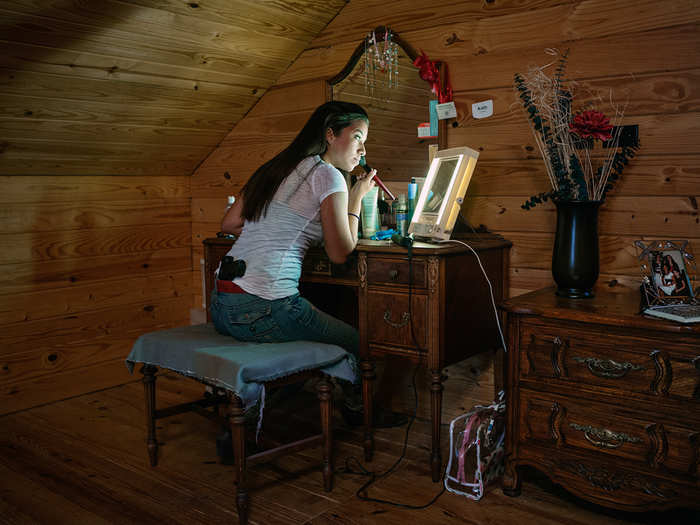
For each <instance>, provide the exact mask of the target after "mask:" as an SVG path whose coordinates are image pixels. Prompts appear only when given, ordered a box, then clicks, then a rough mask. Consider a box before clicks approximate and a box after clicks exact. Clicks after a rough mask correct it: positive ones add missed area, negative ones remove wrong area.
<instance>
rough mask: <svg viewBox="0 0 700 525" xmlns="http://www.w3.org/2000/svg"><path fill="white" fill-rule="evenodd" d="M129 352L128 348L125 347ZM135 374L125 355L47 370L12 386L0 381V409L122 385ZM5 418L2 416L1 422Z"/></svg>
mask: <svg viewBox="0 0 700 525" xmlns="http://www.w3.org/2000/svg"><path fill="white" fill-rule="evenodd" d="M125 351H126V353H125V354H124V355H127V354H128V351H129V349H128V348H125ZM133 380H134V378H133V377H132V376H131V375H129V372H128V370H127V369H126V366H124V357H121V358H119V359H117V360H116V361H110V362H103V363H99V364H96V365H93V366H90V367H86V368H78V369H71V370H67V371H65V372H57V373H54V374H47V375H43V376H41V377H37V378H36V379H33V380H30V381H27V382H25V383H17V384H14V385H11V386H6V385H5V384H4V383H3V384H0V412H2V414H9V413H12V412H16V411H20V410H26V409H28V408H30V407H36V406H38V405H43V404H46V403H52V402H54V401H58V400H60V399H67V398H70V397H73V396H79V395H83V394H85V393H86V392H91V391H95V390H100V389H103V388H108V387H111V386H115V385H121V384H123V383H126V382H128V381H133ZM4 422H5V420H3V423H4Z"/></svg>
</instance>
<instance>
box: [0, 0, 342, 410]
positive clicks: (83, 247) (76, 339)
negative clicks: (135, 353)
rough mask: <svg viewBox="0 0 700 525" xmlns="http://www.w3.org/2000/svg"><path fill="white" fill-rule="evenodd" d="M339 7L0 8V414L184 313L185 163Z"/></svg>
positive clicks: (15, 4) (237, 1)
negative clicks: (0, 189)
mask: <svg viewBox="0 0 700 525" xmlns="http://www.w3.org/2000/svg"><path fill="white" fill-rule="evenodd" d="M343 5H344V2H343V1H342V0H334V1H331V2H328V1H325V0H324V1H321V0H302V1H299V2H295V3H294V5H288V4H286V3H270V2H262V3H261V2H250V1H248V0H207V1H206V2H199V3H198V2H182V1H180V0H127V1H122V0H119V1H118V0H96V1H91V2H83V1H79V0H55V1H52V2H40V1H36V0H8V1H5V2H3V3H2V5H1V6H0V188H2V191H0V226H1V230H0V232H1V233H0V272H1V275H2V276H1V277H0V413H6V412H11V411H14V410H20V409H22V408H26V407H30V406H35V405H38V404H41V403H45V402H50V401H54V400H56V399H62V398H65V397H68V396H71V395H76V394H81V393H85V392H88V391H91V390H96V389H99V388H104V387H107V386H111V385H114V384H119V383H123V382H124V381H127V380H131V379H132V378H131V377H130V376H128V374H127V372H126V367H125V366H124V363H123V360H124V357H125V356H126V355H127V354H128V352H129V349H130V347H131V344H132V343H133V341H134V339H135V338H136V337H137V336H138V335H140V334H141V333H144V332H147V331H150V330H153V329H157V328H164V327H168V326H174V325H182V324H188V323H189V322H190V308H191V306H192V304H193V298H192V249H191V245H192V219H191V215H192V208H191V206H192V191H191V189H192V184H191V175H192V173H193V172H194V170H195V168H196V167H197V166H198V165H199V164H200V163H201V161H202V160H203V159H204V158H205V157H206V156H207V155H208V154H209V153H210V152H211V151H212V149H213V148H215V147H216V145H217V144H218V143H219V142H220V141H221V140H222V139H223V138H224V137H225V136H226V134H227V133H228V132H229V131H230V130H231V128H232V127H233V126H234V125H235V123H236V122H237V121H238V120H239V119H240V118H241V117H242V116H243V115H244V114H245V113H246V112H247V111H248V110H249V109H250V107H252V105H253V104H254V103H255V102H256V101H257V100H258V99H259V98H260V96H261V95H262V94H263V93H264V92H265V90H266V89H267V88H268V87H269V86H270V84H272V83H273V82H274V81H275V80H276V79H277V77H278V76H279V75H280V74H281V72H283V71H284V70H285V69H286V68H287V67H288V66H289V64H290V63H291V62H292V61H293V59H294V58H295V57H296V56H297V55H298V54H299V53H300V52H301V51H302V50H303V49H304V48H305V47H307V46H308V44H309V42H310V41H311V40H312V38H313V37H314V36H315V35H316V34H317V33H318V32H319V31H320V30H321V29H322V28H323V27H324V26H325V25H326V24H327V23H328V21H329V20H330V19H331V18H332V17H333V16H335V14H336V13H337V12H338V10H339V9H340V8H341V7H342V6H343ZM198 195H201V193H198Z"/></svg>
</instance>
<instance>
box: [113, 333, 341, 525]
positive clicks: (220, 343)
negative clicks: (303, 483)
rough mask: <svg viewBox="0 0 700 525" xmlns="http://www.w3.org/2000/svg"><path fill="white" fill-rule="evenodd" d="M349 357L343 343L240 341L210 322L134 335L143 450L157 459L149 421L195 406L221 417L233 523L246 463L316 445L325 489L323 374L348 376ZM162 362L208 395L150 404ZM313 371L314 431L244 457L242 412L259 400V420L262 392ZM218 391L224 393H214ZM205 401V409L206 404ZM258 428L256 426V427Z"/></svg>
mask: <svg viewBox="0 0 700 525" xmlns="http://www.w3.org/2000/svg"><path fill="white" fill-rule="evenodd" d="M353 359H354V358H353V356H352V355H351V354H349V353H348V352H346V351H345V350H344V349H343V348H341V347H339V346H336V345H330V344H324V343H317V342H313V341H292V342H286V343H246V342H241V341H237V340H236V339H233V338H232V337H229V336H225V335H221V334H219V333H217V332H216V330H215V329H214V326H213V325H212V324H202V325H195V326H185V327H178V328H172V329H168V330H159V331H156V332H150V333H147V334H144V335H142V336H141V337H139V338H138V339H137V340H136V342H135V343H134V346H133V348H132V350H131V353H130V354H129V356H128V357H127V359H126V363H127V366H128V368H129V370H130V371H131V372H132V373H133V369H134V365H135V364H136V363H143V365H144V366H143V367H142V368H141V372H142V373H143V375H144V376H143V384H144V390H145V394H146V421H147V426H148V440H147V448H148V454H149V458H150V462H151V465H152V466H156V464H157V461H158V443H157V441H156V425H155V421H156V420H157V419H160V418H164V417H168V416H172V415H176V414H180V413H183V412H186V411H191V410H195V411H197V412H199V413H202V414H203V415H205V416H207V417H212V418H215V419H222V418H227V419H228V425H230V427H231V436H232V440H233V453H234V458H235V464H236V469H235V470H236V478H237V479H236V504H237V507H238V515H239V520H240V523H247V521H248V491H247V486H246V466H247V464H253V463H257V462H260V461H262V460H269V459H272V458H274V457H277V456H279V455H282V454H285V453H289V452H294V451H296V450H300V449H302V448H307V447H313V446H317V445H319V444H322V445H323V447H322V448H323V465H322V469H323V480H324V488H325V490H326V491H330V490H331V488H332V473H333V461H332V450H331V448H332V428H331V419H332V396H331V393H332V387H331V385H330V384H329V382H328V381H327V378H328V377H329V376H330V377H336V378H340V379H345V380H352V379H353V377H354V373H353V370H354V365H353V362H352V360H353ZM158 367H160V368H166V369H168V370H172V371H175V372H178V373H180V374H183V375H185V376H188V377H191V378H194V379H196V380H198V381H200V382H202V383H204V384H206V385H209V386H211V387H213V389H214V392H215V393H214V395H209V396H205V397H204V399H202V400H200V401H196V402H193V403H183V404H181V405H177V406H173V407H168V408H166V409H162V410H157V409H156V399H155V398H156V395H155V383H156V376H155V373H156V371H157V369H158ZM314 375H320V376H321V377H322V380H321V381H320V382H319V383H318V386H317V390H318V397H319V401H320V407H321V428H322V432H321V434H318V435H315V436H312V437H309V438H305V439H302V440H298V441H295V442H293V443H287V444H283V445H280V446H277V447H274V448H272V449H268V450H264V451H262V452H259V453H256V454H253V455H249V456H247V457H246V445H245V425H244V423H245V418H244V413H245V411H246V410H249V409H252V407H254V406H255V405H256V403H259V406H260V409H261V412H260V421H259V423H258V425H260V423H261V421H262V417H263V413H262V408H263V407H264V405H265V391H266V389H267V388H269V387H277V386H281V385H284V384H288V383H294V382H298V381H301V380H304V379H306V378H308V377H312V376H314ZM219 392H223V393H224V395H218V393H219ZM209 407H212V410H211V411H210V410H207V409H208V408H209ZM258 428H259V427H258Z"/></svg>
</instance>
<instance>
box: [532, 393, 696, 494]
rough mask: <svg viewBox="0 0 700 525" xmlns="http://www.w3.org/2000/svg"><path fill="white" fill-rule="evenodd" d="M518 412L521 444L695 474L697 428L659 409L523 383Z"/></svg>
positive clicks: (687, 477) (683, 474) (690, 479)
mask: <svg viewBox="0 0 700 525" xmlns="http://www.w3.org/2000/svg"><path fill="white" fill-rule="evenodd" d="M518 414H519V415H518V417H519V425H520V432H519V441H520V443H521V445H525V446H527V445H528V444H537V445H539V446H545V447H553V449H557V450H560V449H563V450H569V451H572V452H576V453H577V454H581V453H583V454H590V455H591V457H598V458H601V457H603V456H611V459H612V458H613V457H614V458H617V459H621V460H623V461H627V462H634V463H636V464H638V465H639V466H640V467H643V468H645V469H647V470H648V471H649V472H657V473H664V472H666V473H668V472H672V473H673V474H675V475H676V476H679V477H680V478H682V479H685V480H686V481H688V482H691V483H696V482H697V480H698V459H699V455H700V428H692V427H685V426H683V425H684V422H680V423H676V422H674V421H667V420H665V418H664V413H663V411H660V412H658V413H657V414H635V413H629V412H626V411H625V410H624V409H623V408H621V407H618V406H615V405H608V404H604V403H596V402H589V401H584V402H582V401H579V400H576V399H571V398H567V397H563V396H559V395H556V394H547V393H540V392H534V391H530V390H527V389H524V390H522V391H521V393H520V400H519V411H518Z"/></svg>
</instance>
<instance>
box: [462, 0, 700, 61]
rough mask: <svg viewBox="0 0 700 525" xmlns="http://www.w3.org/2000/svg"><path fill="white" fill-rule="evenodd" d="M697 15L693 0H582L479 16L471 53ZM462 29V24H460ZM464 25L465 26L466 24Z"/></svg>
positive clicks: (622, 31)
mask: <svg viewBox="0 0 700 525" xmlns="http://www.w3.org/2000/svg"><path fill="white" fill-rule="evenodd" d="M699 21H700V9H698V5H697V3H696V2H694V1H693V0H674V1H671V2H665V3H664V4H660V3H658V2H654V1H653V0H617V1H616V2H614V4H611V3H610V2H607V1H606V0H583V1H581V2H576V3H571V4H564V5H560V6H554V7H542V8H538V9H537V15H536V16H533V15H532V12H526V11H523V12H520V13H513V14H505V15H503V16H493V17H484V18H481V19H479V20H478V22H477V23H476V27H472V30H473V33H472V35H471V44H472V49H471V51H472V53H471V54H474V53H484V54H485V53H493V52H496V51H500V50H505V49H519V48H523V47H533V46H542V47H546V44H548V43H550V44H551V43H557V44H558V43H559V42H564V41H576V40H583V39H589V40H592V39H596V38H604V37H608V36H620V35H627V34H630V33H632V34H635V33H643V32H645V31H653V30H656V29H659V28H665V27H674V26H678V25H682V24H688V23H692V22H699ZM460 29H462V28H460ZM465 29H466V28H465Z"/></svg>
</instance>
